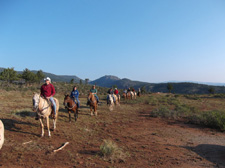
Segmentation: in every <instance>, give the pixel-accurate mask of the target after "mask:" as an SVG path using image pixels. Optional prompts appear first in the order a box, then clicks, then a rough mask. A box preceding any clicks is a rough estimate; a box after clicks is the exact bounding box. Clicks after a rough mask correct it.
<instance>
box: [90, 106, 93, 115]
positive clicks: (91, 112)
mask: <svg viewBox="0 0 225 168" xmlns="http://www.w3.org/2000/svg"><path fill="white" fill-rule="evenodd" d="M90 110H91V116H93V112H92V107H91V106H90Z"/></svg>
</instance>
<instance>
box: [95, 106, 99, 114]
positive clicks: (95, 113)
mask: <svg viewBox="0 0 225 168" xmlns="http://www.w3.org/2000/svg"><path fill="white" fill-rule="evenodd" d="M94 112H95V116H97V115H98V114H97V106H95V107H94Z"/></svg>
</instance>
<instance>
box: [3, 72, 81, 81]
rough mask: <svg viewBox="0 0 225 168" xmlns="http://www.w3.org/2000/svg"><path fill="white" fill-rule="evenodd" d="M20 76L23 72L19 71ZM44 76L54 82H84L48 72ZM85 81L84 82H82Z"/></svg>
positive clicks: (72, 77) (74, 77)
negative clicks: (72, 80)
mask: <svg viewBox="0 0 225 168" xmlns="http://www.w3.org/2000/svg"><path fill="white" fill-rule="evenodd" d="M4 69H5V68H0V72H2V71H3V70H4ZM30 71H31V72H33V73H37V71H36V70H30ZM17 73H18V74H22V73H23V71H17ZM43 73H44V75H45V76H46V77H47V76H48V77H50V78H51V80H52V81H53V82H70V81H71V79H74V82H76V83H79V82H80V80H82V79H81V78H79V77H77V76H75V75H74V76H70V75H55V74H52V73H48V72H43ZM82 81H84V80H82Z"/></svg>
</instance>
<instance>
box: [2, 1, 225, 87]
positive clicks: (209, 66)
mask: <svg viewBox="0 0 225 168" xmlns="http://www.w3.org/2000/svg"><path fill="white" fill-rule="evenodd" d="M0 67H3V68H12V67H14V69H15V70H18V71H23V70H24V69H25V68H28V69H29V70H43V71H45V72H50V73H53V74H56V75H76V76H78V77H80V78H82V79H85V78H89V79H90V80H94V79H97V78H99V77H102V76H104V75H115V76H118V77H119V78H129V79H131V80H139V81H146V82H164V81H174V80H175V81H199V82H221V83H225V1H224V0H0Z"/></svg>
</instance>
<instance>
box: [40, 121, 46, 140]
mask: <svg viewBox="0 0 225 168" xmlns="http://www.w3.org/2000/svg"><path fill="white" fill-rule="evenodd" d="M39 120H40V123H41V137H43V136H44V134H45V130H44V124H43V121H42V118H41V117H40V119H39Z"/></svg>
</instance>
